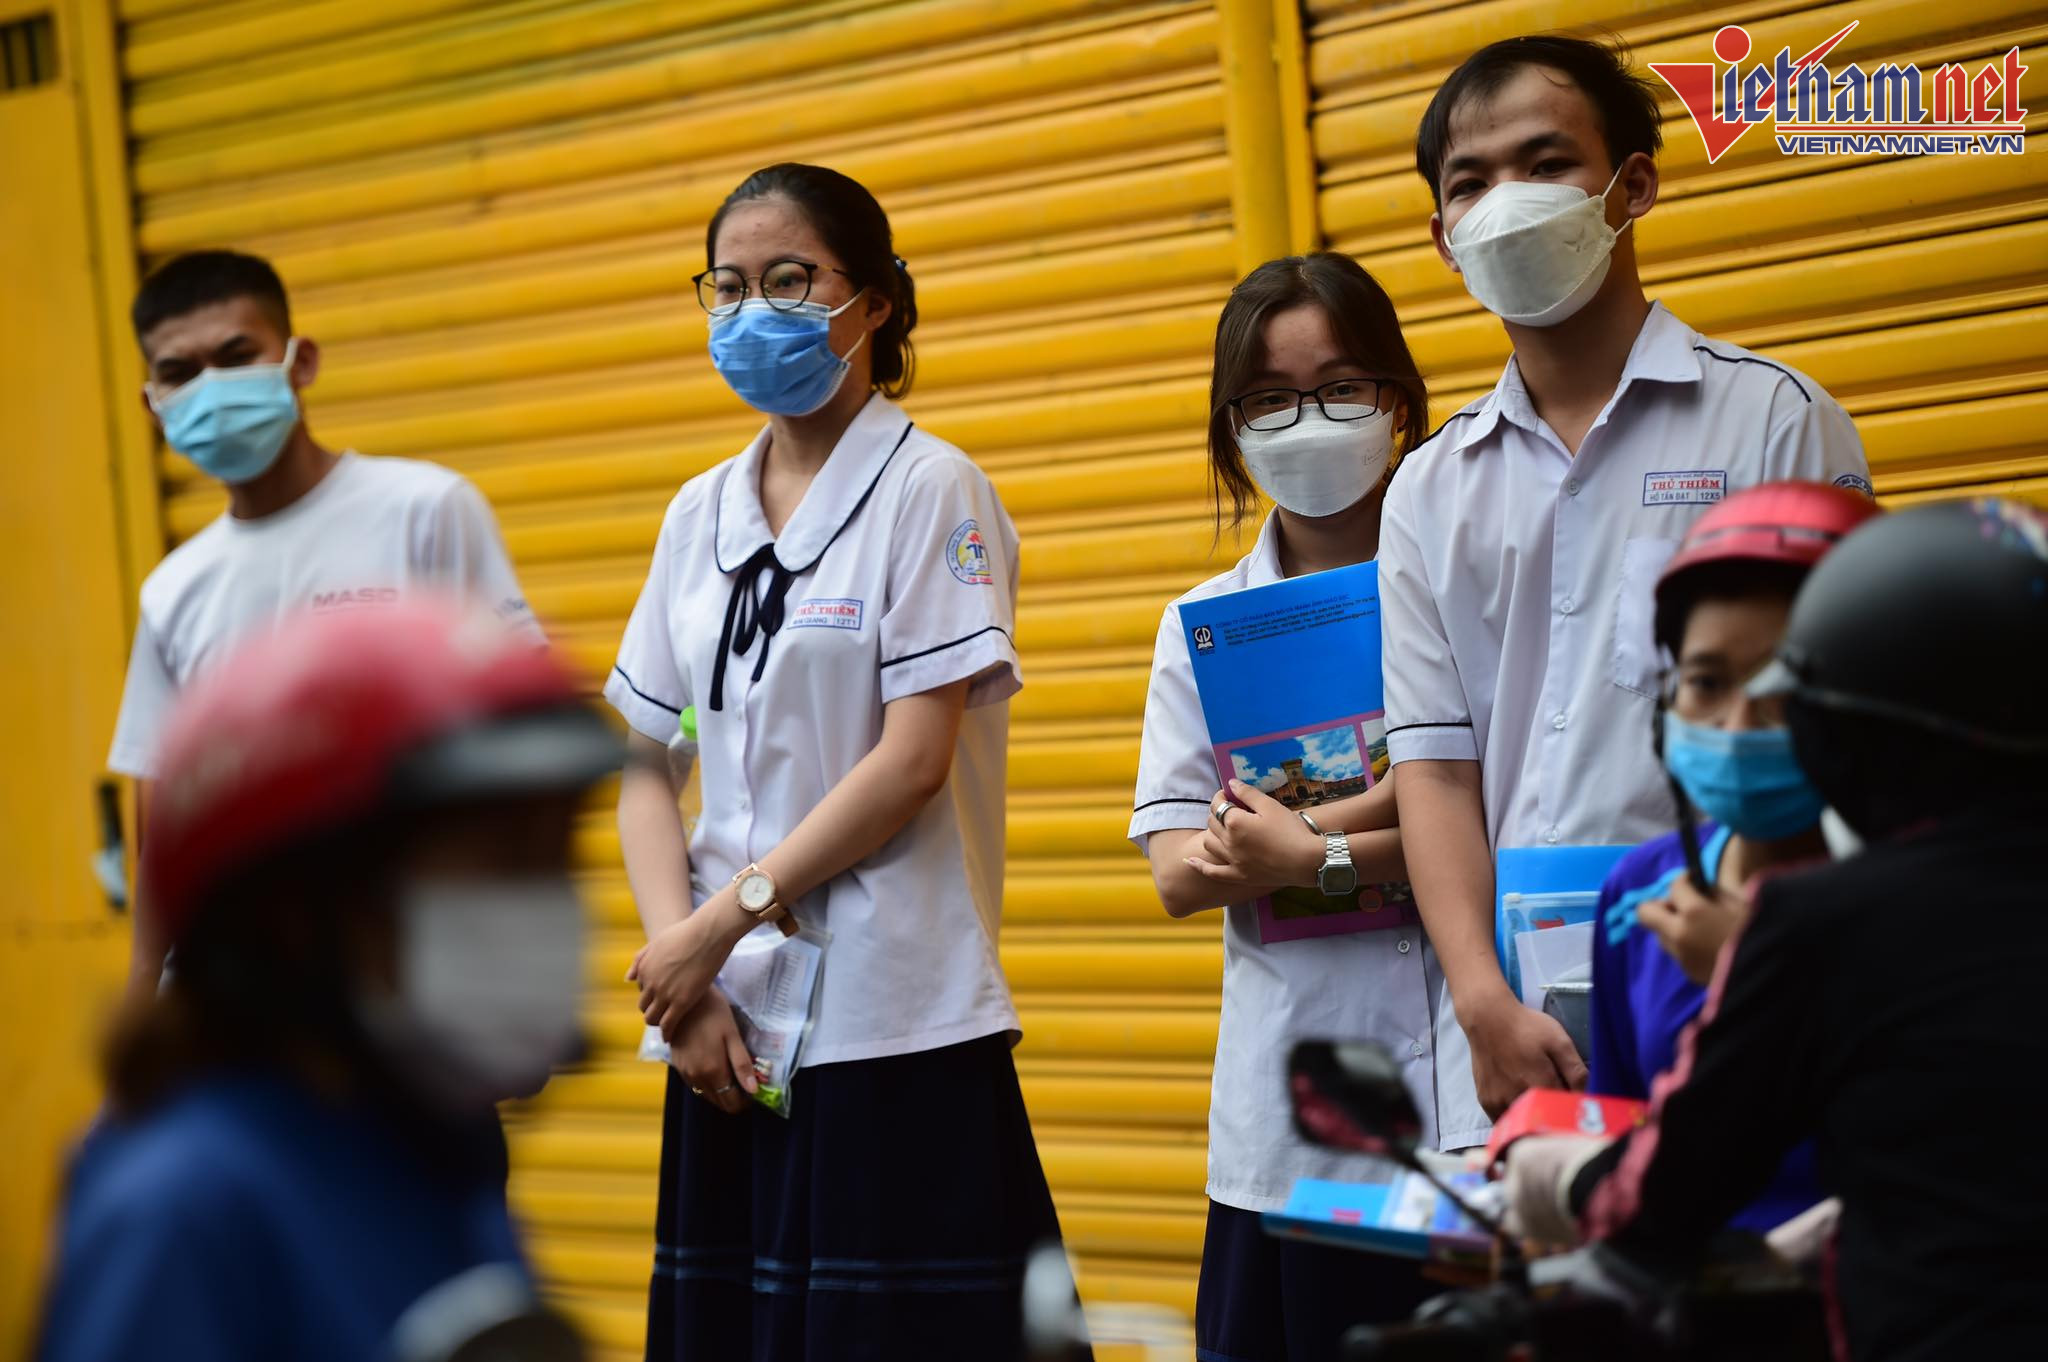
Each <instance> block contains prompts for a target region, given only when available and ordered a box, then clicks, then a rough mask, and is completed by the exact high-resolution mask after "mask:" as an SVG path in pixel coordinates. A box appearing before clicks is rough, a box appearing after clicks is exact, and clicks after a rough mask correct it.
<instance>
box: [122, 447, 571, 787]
mask: <svg viewBox="0 0 2048 1362" xmlns="http://www.w3.org/2000/svg"><path fill="white" fill-rule="evenodd" d="M423 591H440V592H446V593H449V594H452V595H455V596H458V597H460V598H463V599H466V600H470V601H473V602H475V603H477V604H480V605H484V606H488V607H489V608H490V609H491V610H493V611H494V612H495V613H496V614H497V615H498V616H499V618H501V619H503V620H505V621H506V622H507V623H508V624H509V625H511V626H512V627H514V628H516V629H520V630H522V631H526V632H529V633H531V634H532V636H533V638H534V639H535V641H536V642H539V641H541V632H540V626H539V625H538V624H537V623H535V621H534V618H533V612H532V610H530V609H529V608H528V607H527V604H526V595H525V593H524V592H523V591H521V590H520V589H519V581H518V578H517V577H516V576H515V575H514V574H513V571H512V564H511V561H510V560H509V559H508V558H507V557H506V556H505V546H504V541H503V540H502V539H501V538H500V537H499V535H498V523H497V520H496V519H495V518H494V517H493V516H492V514H491V508H490V505H489V504H488V503H487V502H486V501H485V500H484V498H483V495H482V494H481V493H480V492H478V491H477V490H476V488H475V487H474V486H473V485H472V484H471V483H470V482H469V481H468V480H467V479H466V478H464V477H463V476H462V475H461V474H459V473H455V472H451V471H450V470H448V469H446V468H442V467H441V466H440V465H438V464H431V463H424V462H421V461H420V460H417V459H389V458H365V457H363V456H362V455H360V454H356V453H346V454H343V455H342V456H341V457H340V459H339V460H337V461H336V463H335V465H334V467H332V468H330V469H329V470H328V471H327V476H326V477H324V478H322V479H321V480H320V481H319V482H318V483H316V484H314V486H313V488H312V489H311V490H310V491H308V492H307V493H306V494H305V495H304V496H302V497H300V498H299V499H298V500H297V501H295V502H293V503H292V504H291V505H289V506H287V507H285V508H284V509H282V510H280V511H276V512H273V513H272V514H270V515H267V516H263V517H261V518H259V519H255V520H237V519H235V518H234V517H233V516H231V515H227V514H225V513H223V514H222V515H221V516H220V517H219V518H218V519H216V520H215V521H214V522H213V523H212V524H210V525H208V526H207V527H206V528H205V529H203V530H201V531H200V532H199V533H198V534H195V535H193V536H192V537H191V538H190V539H188V540H186V541H185V542H184V543H182V544H180V545H178V547H177V548H175V549H172V550H171V552H170V553H169V554H168V555H167V556H166V557H165V558H164V560H163V562H161V563H159V564H157V566H156V569H155V570H154V571H152V572H151V573H150V574H149V577H148V578H147V579H146V580H145V581H144V582H143V584H142V608H141V611H140V615H139V618H138V620H137V623H136V628H135V644H134V648H133V650H132V652H131V655H130V657H129V661H128V678H127V682H126V685H125V687H124V689H123V691H122V695H121V714H120V718H119V720H118V721H117V722H116V724H115V728H114V743H113V750H112V751H111V752H110V753H109V754H108V756H107V764H108V765H109V766H111V767H112V768H113V769H114V770H116V771H120V772H122V773H123V774H125V775H130V776H135V777H138V778H142V779H147V778H149V777H151V776H152V775H154V774H155V756H156V746H157V741H158V739H159V737H160V736H161V730H162V727H163V723H164V719H165V717H166V714H167V712H168V711H169V709H170V706H171V703H172V701H173V700H174V699H175V698H176V697H177V694H178V692H179V691H180V690H182V689H183V688H184V687H185V686H187V685H189V684H190V683H191V681H192V679H193V678H194V677H196V676H198V675H199V674H200V673H202V672H204V671H205V670H206V669H207V668H208V667H210V666H212V665H214V664H215V663H217V662H219V661H220V660H221V658H222V657H223V656H225V655H226V654H228V653H229V652H231V651H232V650H233V649H234V647H235V645H236V644H237V643H239V642H241V641H242V640H243V639H244V638H246V637H248V636H249V635H250V634H252V633H254V632H256V631H258V630H263V629H268V628H271V627H274V626H275V625H276V624H277V623H278V622H279V621H280V620H282V619H284V618H285V617H287V616H289V615H292V614H295V613H297V612H299V611H302V610H312V611H330V610H360V609H371V608H375V607H377V606H379V605H384V604H388V603H390V602H392V601H396V600H398V599H399V598H400V597H402V596H405V595H409V594H414V593H418V592H423Z"/></svg>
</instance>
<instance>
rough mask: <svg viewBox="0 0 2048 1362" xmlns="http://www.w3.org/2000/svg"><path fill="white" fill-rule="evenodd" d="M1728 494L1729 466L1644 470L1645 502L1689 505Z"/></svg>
mask: <svg viewBox="0 0 2048 1362" xmlns="http://www.w3.org/2000/svg"><path fill="white" fill-rule="evenodd" d="M1727 495H1728V470H1727V469H1725V468H1692V469H1687V470H1686V471H1684V472H1680V473H1645V474H1643V505H1645V506H1685V505H1691V504H1695V503H1706V502H1714V501H1719V500H1720V499H1721V498H1722V497H1725V496H1727Z"/></svg>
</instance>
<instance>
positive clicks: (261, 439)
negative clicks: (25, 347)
mask: <svg viewBox="0 0 2048 1362" xmlns="http://www.w3.org/2000/svg"><path fill="white" fill-rule="evenodd" d="M131 316H132V320H133V322H134V326H135V337H136V340H137V342H138V343H139V344H140V345H141V347H142V355H143V360H144V362H145V363H146V365H147V366H148V379H147V381H146V382H145V384H144V387H143V392H142V401H143V403H144V405H146V406H147V407H148V408H149V411H150V416H151V419H152V420H153V421H154V422H155V423H156V425H157V428H158V429H159V430H160V431H161V432H162V433H163V436H164V440H165V442H166V443H167V444H169V445H170V446H171V447H172V448H173V449H176V450H177V451H178V452H179V453H181V454H183V455H184V456H185V457H186V458H188V459H190V460H191V461H192V462H193V463H194V464H196V465H197V466H198V468H199V470H200V471H201V472H202V473H205V474H206V475H207V476H208V477H211V478H213V479H215V480H216V481H218V482H220V483H222V484H224V485H225V486H226V488H227V494H228V509H227V511H226V512H225V513H223V514H222V515H221V516H220V517H219V518H218V519H216V520H214V521H213V523H211V524H210V525H208V526H207V527H206V528H205V529H203V530H201V531H199V533H197V534H195V535H193V536H192V537H191V538H190V539H188V540H186V541H185V542H184V543H182V544H180V545H178V546H177V547H176V548H174V549H172V550H171V552H170V553H169V554H168V555H166V556H165V558H164V560H163V561H162V562H161V563H159V564H157V566H156V567H155V569H154V570H152V571H151V572H150V574H149V576H148V578H147V579H145V580H144V582H143V584H142V599H141V608H140V610H139V612H138V615H137V620H136V626H135V644H134V648H133V651H132V653H131V655H130V657H129V662H128V677H127V682H126V685H125V688H124V690H123V692H122V696H121V712H120V717H119V719H118V721H117V722H116V724H115V729H114V741H113V749H112V751H111V752H110V753H109V755H108V757H107V764H108V765H109V766H111V767H112V768H113V769H114V770H116V771H119V772H121V773H122V774H124V775H127V776H130V777H133V778H134V779H135V780H136V781H138V782H140V783H141V785H142V798H143V799H145V800H146V799H147V797H148V785H147V782H148V781H149V780H150V779H151V778H152V777H153V776H154V775H155V773H156V766H155V760H156V746H157V742H158V739H159V737H160V736H161V730H162V727H163V723H164V719H165V717H166V715H167V714H168V712H169V711H170V708H171V705H172V702H173V700H174V699H175V698H176V697H177V695H178V693H179V692H180V691H182V690H183V689H184V688H185V687H186V686H187V685H188V684H189V683H190V682H191V681H192V680H193V678H194V677H196V676H198V675H199V674H201V673H202V672H204V671H206V670H207V669H208V668H209V667H211V666H212V665H214V664H215V663H217V662H218V661H220V660H221V659H222V658H223V657H224V656H225V655H227V654H228V653H229V652H231V651H232V650H233V648H234V645H235V644H236V643H238V642H239V641H241V640H242V639H243V638H244V637H245V636H246V635H248V634H250V633H252V632H255V631H257V630H261V629H266V628H269V627H272V626H274V625H275V624H277V623H278V622H279V621H280V620H282V619H283V618H285V617H286V616H288V615H292V614H296V613H298V612H301V611H306V610H312V611H331V610H354V609H364V608H374V607H376V606H379V605H382V604H386V603H389V602H392V601H395V600H397V599H399V598H400V597H401V596H403V595H406V594H410V593H413V592H417V591H422V590H425V591H432V592H435V593H437V594H444V595H453V596H457V597H460V598H463V599H467V600H470V601H473V602H475V603H477V604H478V605H480V606H487V607H488V608H490V609H491V610H492V611H493V612H495V613H496V614H497V616H498V617H499V618H500V619H502V620H504V621H505V622H506V623H507V624H508V625H509V626H510V627H512V628H514V629H518V630H521V631H526V632H530V633H531V634H532V635H533V638H534V640H535V642H540V641H541V633H540V628H539V625H538V624H536V623H535V621H534V618H533V612H532V611H531V610H530V609H528V607H527V604H526V599H525V595H524V593H523V592H521V590H520V589H519V582H518V580H517V578H516V577H514V575H513V572H512V565H511V563H510V561H509V560H508V559H507V558H506V556H505V546H504V543H503V542H502V540H501V539H500V538H499V534H498V526H497V521H496V520H495V519H494V518H493V516H492V514H491V509H490V506H489V505H488V504H487V503H486V502H485V501H484V499H483V496H482V494H481V493H479V492H478V491H477V490H476V488H475V487H474V486H472V485H471V484H470V483H469V482H468V480H466V479H465V478H463V477H462V476H461V475H459V474H457V473H453V472H450V471H449V470H448V469H445V468H442V467H439V466H438V465H435V464H431V463H423V462H420V461H418V460H414V459H390V458H378V459H368V458H364V457H362V456H361V455H359V454H356V453H354V452H352V451H351V452H343V453H338V454H337V453H335V452H334V451H332V450H329V449H327V448H325V447H323V446H322V445H320V444H319V443H318V442H317V441H316V440H314V438H313V435H312V432H311V431H310V430H308V428H307V425H306V420H305V416H304V414H303V412H302V411H301V410H300V406H299V396H298V394H299V390H300V389H302V388H305V387H306V386H308V385H309V384H311V383H312V382H313V380H314V378H315V376H316V375H317V374H318V373H319V371H320V348H319V345H318V344H317V343H316V342H315V341H313V340H312V339H311V338H310V337H305V336H299V335H296V334H294V332H293V330H292V320H291V307H290V303H289V301H288V300H287V298H286V296H285V291H284V285H283V283H282V281H280V280H279V278H278V276H277V272H276V271H275V270H273V269H272V268H271V266H270V265H269V263H268V262H266V261H264V260H260V259H258V258H256V257H254V256H249V255H242V254H238V253H235V252H232V251H198V252H194V253H192V254H189V255H183V256H179V257H178V258H177V259H174V260H172V261H170V262H169V263H167V264H165V265H164V266H163V267H162V268H160V269H159V270H157V271H156V272H155V273H154V274H152V275H151V276H150V277H149V278H148V279H147V280H145V281H144V283H143V285H142V288H141V290H140V291H139V292H138V293H137V295H136V298H135V304H134V307H133V310H132V314H131ZM162 956H163V952H162V949H161V947H160V946H159V945H158V944H157V943H156V938H155V933H154V930H153V928H152V926H151V921H150V915H149V912H148V904H147V903H146V902H145V903H143V904H141V905H140V908H139V911H138V914H137V919H136V942H135V956H134V961H133V967H132V974H131V982H133V981H134V980H146V981H149V982H150V983H152V984H153V983H154V981H155V979H156V977H157V974H158V971H159V969H160V967H161V965H162Z"/></svg>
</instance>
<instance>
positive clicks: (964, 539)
mask: <svg viewBox="0 0 2048 1362" xmlns="http://www.w3.org/2000/svg"><path fill="white" fill-rule="evenodd" d="M946 566H947V567H949V568H951V569H952V570H953V575H954V576H955V577H958V578H959V579H960V580H961V581H963V582H965V583H967V585H969V586H991V585H993V584H994V583H995V578H994V577H992V576H990V575H989V570H988V545H987V544H985V543H983V542H982V538H981V526H979V525H977V524H975V523H974V522H973V521H972V520H963V521H961V522H960V528H959V529H957V530H955V531H953V537H952V538H951V539H949V540H947V541H946Z"/></svg>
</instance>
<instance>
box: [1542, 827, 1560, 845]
mask: <svg viewBox="0 0 2048 1362" xmlns="http://www.w3.org/2000/svg"><path fill="white" fill-rule="evenodd" d="M1543 840H1544V841H1546V842H1549V843H1551V844H1552V845H1555V844H1556V842H1557V829H1556V827H1554V826H1553V827H1551V828H1550V829H1549V830H1548V831H1546V832H1545V833H1544V834H1543Z"/></svg>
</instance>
